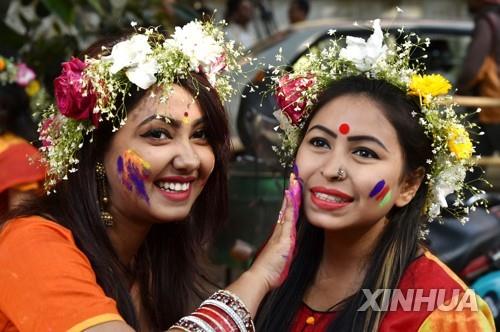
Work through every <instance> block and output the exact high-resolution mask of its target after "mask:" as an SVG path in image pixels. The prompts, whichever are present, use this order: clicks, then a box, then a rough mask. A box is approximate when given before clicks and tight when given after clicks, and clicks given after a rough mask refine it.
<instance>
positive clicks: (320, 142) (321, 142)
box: [309, 137, 330, 149]
mask: <svg viewBox="0 0 500 332" xmlns="http://www.w3.org/2000/svg"><path fill="white" fill-rule="evenodd" d="M309 144H311V145H312V146H314V147H317V148H328V149H329V148H330V144H328V141H327V140H325V139H324V138H321V137H314V138H311V139H310V140H309Z"/></svg>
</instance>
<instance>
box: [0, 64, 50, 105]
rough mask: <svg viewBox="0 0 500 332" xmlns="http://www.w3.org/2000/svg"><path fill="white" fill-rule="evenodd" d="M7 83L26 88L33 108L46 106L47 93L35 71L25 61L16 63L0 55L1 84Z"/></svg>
mask: <svg viewBox="0 0 500 332" xmlns="http://www.w3.org/2000/svg"><path fill="white" fill-rule="evenodd" d="M7 84H17V85H18V86H20V87H22V88H24V91H25V92H26V94H27V95H28V97H29V98H30V106H31V109H36V108H37V107H40V106H42V107H44V106H46V104H47V93H46V91H45V89H44V88H43V86H42V85H41V84H40V81H38V80H37V79H36V74H35V71H34V70H33V69H31V68H30V67H28V66H27V65H26V64H25V63H24V62H18V63H16V62H14V61H13V60H12V59H8V58H5V57H3V56H1V55H0V85H2V86H4V85H7Z"/></svg>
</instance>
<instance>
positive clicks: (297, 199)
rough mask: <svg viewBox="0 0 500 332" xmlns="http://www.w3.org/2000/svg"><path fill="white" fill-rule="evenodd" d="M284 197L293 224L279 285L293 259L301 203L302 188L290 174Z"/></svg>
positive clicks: (293, 175) (285, 276)
mask: <svg viewBox="0 0 500 332" xmlns="http://www.w3.org/2000/svg"><path fill="white" fill-rule="evenodd" d="M285 196H286V198H287V201H286V202H287V205H286V206H285V209H286V208H288V204H291V205H292V207H293V220H292V221H291V222H292V223H293V225H292V231H291V232H290V242H291V245H290V248H289V250H288V253H287V254H286V255H282V256H283V258H284V259H285V260H286V262H285V267H284V268H283V271H282V272H281V274H280V278H279V284H282V283H283V281H285V279H286V278H287V276H288V272H289V271H290V265H291V264H292V260H293V257H295V253H296V252H295V242H296V239H297V231H296V224H297V221H298V219H299V212H300V204H301V202H302V187H301V184H300V182H299V181H297V179H296V177H295V174H294V173H292V174H290V186H289V188H288V189H287V190H285Z"/></svg>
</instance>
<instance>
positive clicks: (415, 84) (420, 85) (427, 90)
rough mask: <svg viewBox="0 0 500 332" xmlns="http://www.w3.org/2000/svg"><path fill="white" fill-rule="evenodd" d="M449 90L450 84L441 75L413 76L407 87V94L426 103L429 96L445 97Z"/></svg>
mask: <svg viewBox="0 0 500 332" xmlns="http://www.w3.org/2000/svg"><path fill="white" fill-rule="evenodd" d="M450 88H451V84H450V82H449V81H448V80H447V79H446V78H444V77H443V76H442V75H439V74H431V75H423V76H422V75H413V76H412V78H411V82H410V86H409V87H408V94H410V95H414V96H420V97H422V98H423V99H424V102H425V103H427V102H428V101H429V97H430V96H439V95H445V94H447V93H448V91H450Z"/></svg>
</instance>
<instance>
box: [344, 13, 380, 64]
mask: <svg viewBox="0 0 500 332" xmlns="http://www.w3.org/2000/svg"><path fill="white" fill-rule="evenodd" d="M383 42H384V34H383V33H382V29H381V28H380V20H379V19H376V20H375V21H373V34H372V35H371V36H370V37H369V38H368V40H366V41H365V40H364V39H363V38H359V37H352V36H347V38H346V43H347V46H346V47H344V48H343V49H341V50H340V53H339V56H340V58H342V59H345V60H348V61H351V62H352V63H353V64H354V65H355V66H356V68H357V69H358V70H360V71H368V70H370V69H371V68H372V67H373V65H374V64H375V63H377V61H380V60H382V59H384V58H385V55H386V52H387V46H386V45H384V44H383Z"/></svg>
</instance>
